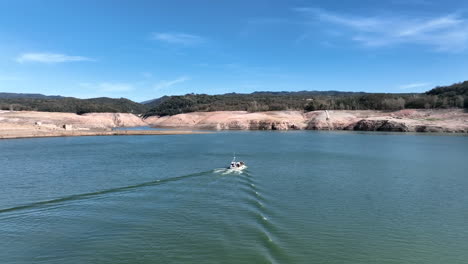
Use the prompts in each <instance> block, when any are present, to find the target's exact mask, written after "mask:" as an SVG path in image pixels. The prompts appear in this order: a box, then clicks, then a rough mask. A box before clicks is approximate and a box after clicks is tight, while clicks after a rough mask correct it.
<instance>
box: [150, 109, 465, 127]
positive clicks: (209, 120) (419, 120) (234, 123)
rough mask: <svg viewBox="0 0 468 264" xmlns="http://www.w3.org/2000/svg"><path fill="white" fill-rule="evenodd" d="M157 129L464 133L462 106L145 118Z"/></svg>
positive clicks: (219, 113) (224, 113)
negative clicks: (450, 107) (454, 107)
mask: <svg viewBox="0 0 468 264" xmlns="http://www.w3.org/2000/svg"><path fill="white" fill-rule="evenodd" d="M145 121H146V122H147V123H149V124H151V125H152V126H153V127H157V128H180V129H182V128H184V129H202V130H336V131H338V130H347V131H384V132H431V133H468V113H467V112H465V111H464V110H463V109H437V110H435V109H406V110H400V111H392V112H385V111H375V110H352V111H350V110H330V111H325V110H321V111H312V112H302V111H271V112H253V113H250V112H245V111H218V112H194V113H186V114H178V115H174V116H164V117H149V118H147V119H146V120H145Z"/></svg>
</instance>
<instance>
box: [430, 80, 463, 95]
mask: <svg viewBox="0 0 468 264" xmlns="http://www.w3.org/2000/svg"><path fill="white" fill-rule="evenodd" d="M426 94H428V95H440V96H445V97H453V96H468V81H464V82H462V83H456V84H453V85H450V86H443V87H436V88H434V89H432V90H430V91H428V92H426Z"/></svg>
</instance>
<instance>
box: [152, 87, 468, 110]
mask: <svg viewBox="0 0 468 264" xmlns="http://www.w3.org/2000/svg"><path fill="white" fill-rule="evenodd" d="M467 88H468V81H467V82H464V83H459V84H454V85H451V86H447V87H437V88H434V89H433V90H430V91H428V92H427V93H425V94H416V93H408V94H384V93H349V92H336V91H326V92H318V91H313V92H307V91H302V92H278V93H274V92H257V93H252V94H234V93H233V94H224V95H206V94H187V95H183V96H170V97H165V98H164V100H158V101H156V103H154V102H152V103H150V104H152V105H151V106H152V108H151V109H150V110H149V111H148V112H146V114H145V116H152V115H159V116H165V115H175V114H180V113H189V112H197V111H201V112H209V111H234V110H236V111H249V112H257V111H277V110H305V111H315V110H325V109H330V110H384V111H386V110H388V111H391V110H400V109H406V108H412V109H421V108H426V109H431V108H463V107H465V108H468V92H467V90H468V89H467Z"/></svg>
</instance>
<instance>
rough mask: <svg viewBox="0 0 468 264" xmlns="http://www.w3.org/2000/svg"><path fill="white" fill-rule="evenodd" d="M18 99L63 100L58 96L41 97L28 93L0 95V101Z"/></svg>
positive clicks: (41, 95)
mask: <svg viewBox="0 0 468 264" xmlns="http://www.w3.org/2000/svg"><path fill="white" fill-rule="evenodd" d="M18 98H35V99H46V98H48V99H57V98H63V97H62V96H59V95H43V94H30V93H0V99H18Z"/></svg>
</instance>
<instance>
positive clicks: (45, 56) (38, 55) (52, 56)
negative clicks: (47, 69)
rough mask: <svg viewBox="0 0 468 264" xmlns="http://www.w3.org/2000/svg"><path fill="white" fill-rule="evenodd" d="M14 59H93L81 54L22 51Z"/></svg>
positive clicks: (58, 61) (43, 60)
mask: <svg viewBox="0 0 468 264" xmlns="http://www.w3.org/2000/svg"><path fill="white" fill-rule="evenodd" d="M16 61H17V62H19V63H25V62H40V63H63V62H76V61H94V59H92V58H88V57H83V56H70V55H65V54H60V53H48V52H44V53H34V52H31V53H23V54H20V55H19V56H18V57H17V58H16Z"/></svg>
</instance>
